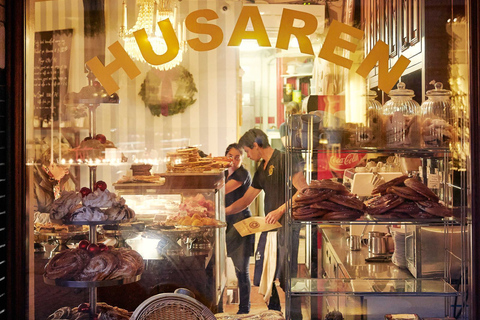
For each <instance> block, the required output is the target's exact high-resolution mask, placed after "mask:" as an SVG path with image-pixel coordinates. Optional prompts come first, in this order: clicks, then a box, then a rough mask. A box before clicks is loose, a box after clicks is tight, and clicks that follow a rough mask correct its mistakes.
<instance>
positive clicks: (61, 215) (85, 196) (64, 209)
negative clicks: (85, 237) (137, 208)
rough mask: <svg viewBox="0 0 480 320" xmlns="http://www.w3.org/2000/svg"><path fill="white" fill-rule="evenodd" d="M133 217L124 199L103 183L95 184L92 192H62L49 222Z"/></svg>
mask: <svg viewBox="0 0 480 320" xmlns="http://www.w3.org/2000/svg"><path fill="white" fill-rule="evenodd" d="M134 216H135V212H134V211H133V210H132V209H131V208H129V207H128V206H127V205H126V204H125V199H124V198H122V197H119V196H117V195H116V194H115V193H113V192H110V191H109V190H108V189H107V185H106V183H105V182H103V181H98V182H97V183H96V184H95V188H94V191H92V190H91V189H90V188H86V187H84V188H82V189H80V192H75V191H64V192H62V194H61V196H60V198H58V199H57V200H55V201H54V203H53V205H52V209H51V210H50V219H51V220H57V221H58V220H62V221H64V222H68V221H107V220H109V221H120V220H129V219H132V218H133V217H134Z"/></svg>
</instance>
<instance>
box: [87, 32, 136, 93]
mask: <svg viewBox="0 0 480 320" xmlns="http://www.w3.org/2000/svg"><path fill="white" fill-rule="evenodd" d="M108 50H110V52H111V53H112V54H113V56H114V57H115V60H113V61H112V62H110V63H109V64H108V65H106V66H104V65H103V63H102V62H101V61H100V59H98V57H94V58H93V59H90V60H89V61H87V66H88V67H89V68H90V70H91V71H92V72H93V74H94V75H95V77H97V79H98V81H100V83H101V84H102V86H103V87H104V88H105V90H106V91H107V93H108V94H112V93H114V92H115V91H117V90H118V89H120V87H119V86H118V84H117V83H116V82H115V80H113V78H112V74H113V73H114V72H115V71H117V70H118V69H120V68H122V69H123V70H124V71H125V72H126V73H127V75H128V77H129V78H130V80H132V79H133V78H135V77H136V76H138V75H139V74H140V69H138V67H137V66H136V65H135V63H134V62H133V60H132V58H130V56H129V55H128V53H127V52H126V51H125V49H124V48H123V47H122V45H121V44H120V42H118V41H116V42H115V43H113V44H112V45H111V46H110V47H108Z"/></svg>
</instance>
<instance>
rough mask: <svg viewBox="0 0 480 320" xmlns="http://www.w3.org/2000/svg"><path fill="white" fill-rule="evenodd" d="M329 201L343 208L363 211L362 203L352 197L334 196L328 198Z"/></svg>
mask: <svg viewBox="0 0 480 320" xmlns="http://www.w3.org/2000/svg"><path fill="white" fill-rule="evenodd" d="M328 199H329V200H330V201H332V202H335V203H337V204H341V205H343V206H345V207H349V208H351V209H354V210H363V209H364V207H365V205H364V204H363V202H362V201H360V200H359V199H357V198H356V197H354V196H347V195H343V194H334V195H333V196H331V197H330V198H328Z"/></svg>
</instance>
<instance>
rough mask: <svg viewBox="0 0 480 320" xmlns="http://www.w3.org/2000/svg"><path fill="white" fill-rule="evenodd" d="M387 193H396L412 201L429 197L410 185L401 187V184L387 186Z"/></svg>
mask: <svg viewBox="0 0 480 320" xmlns="http://www.w3.org/2000/svg"><path fill="white" fill-rule="evenodd" d="M387 193H392V194H396V195H397V196H400V197H402V198H404V199H408V200H412V201H422V200H426V199H427V198H426V197H424V196H423V195H421V194H420V193H418V192H416V191H415V190H413V189H411V188H409V187H400V186H393V187H389V188H387Z"/></svg>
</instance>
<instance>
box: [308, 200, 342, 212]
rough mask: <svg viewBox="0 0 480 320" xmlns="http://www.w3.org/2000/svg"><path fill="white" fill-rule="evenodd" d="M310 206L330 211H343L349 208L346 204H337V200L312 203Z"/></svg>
mask: <svg viewBox="0 0 480 320" xmlns="http://www.w3.org/2000/svg"><path fill="white" fill-rule="evenodd" d="M310 208H315V209H323V210H328V211H342V210H346V209H347V208H346V207H345V206H342V205H341V204H337V203H335V202H332V201H328V200H325V201H320V202H315V203H312V204H311V205H310Z"/></svg>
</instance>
